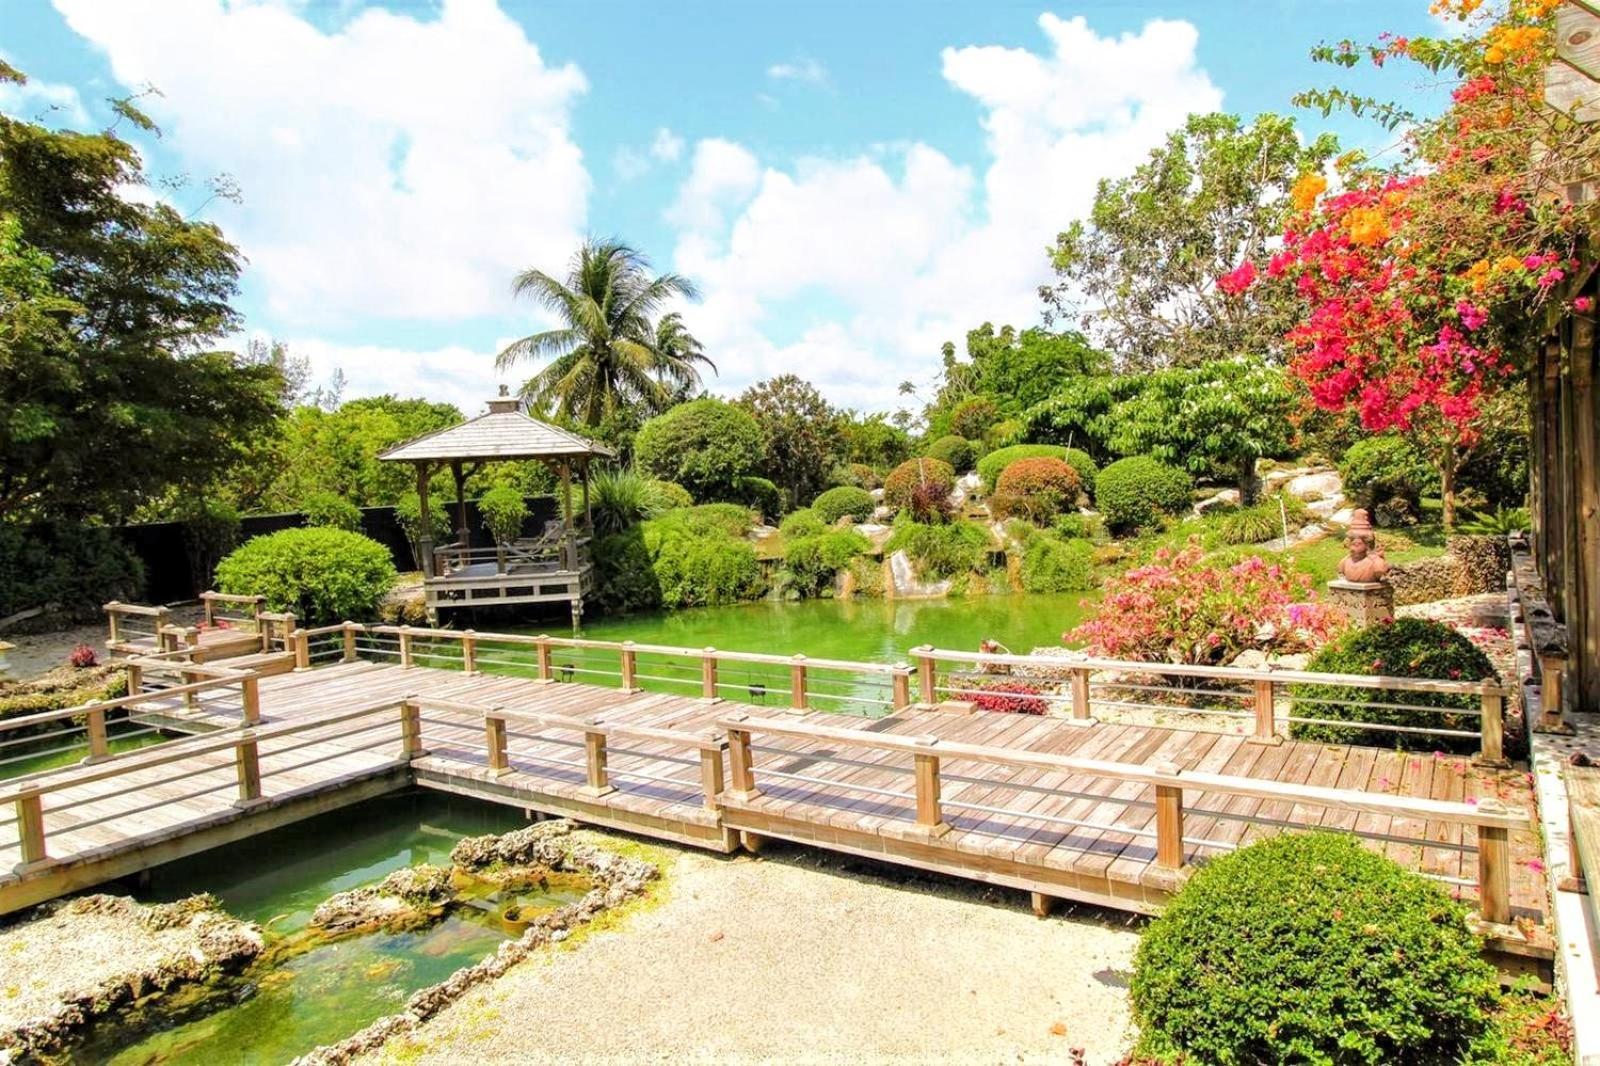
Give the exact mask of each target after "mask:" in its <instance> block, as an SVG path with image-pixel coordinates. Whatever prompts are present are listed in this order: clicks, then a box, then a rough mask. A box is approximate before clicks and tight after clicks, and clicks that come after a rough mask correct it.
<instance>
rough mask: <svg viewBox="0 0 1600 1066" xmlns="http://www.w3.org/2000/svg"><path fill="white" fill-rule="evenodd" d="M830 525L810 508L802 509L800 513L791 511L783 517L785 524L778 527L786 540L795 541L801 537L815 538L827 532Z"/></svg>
mask: <svg viewBox="0 0 1600 1066" xmlns="http://www.w3.org/2000/svg"><path fill="white" fill-rule="evenodd" d="M827 529H828V523H827V522H824V521H823V520H822V518H821V517H820V516H819V515H818V514H817V512H815V511H813V510H812V509H811V508H809V507H802V508H800V510H798V511H790V512H789V513H788V514H786V515H784V516H783V522H782V523H781V524H780V525H779V526H778V532H779V533H782V534H783V536H784V539H785V540H794V539H796V538H799V537H814V536H816V535H817V534H818V533H824V532H827Z"/></svg>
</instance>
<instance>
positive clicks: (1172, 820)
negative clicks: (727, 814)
mask: <svg viewBox="0 0 1600 1066" xmlns="http://www.w3.org/2000/svg"><path fill="white" fill-rule="evenodd" d="M717 727H718V728H719V729H722V730H724V731H725V733H726V736H727V743H728V764H729V775H730V781H729V790H728V796H729V797H730V798H734V799H738V800H740V801H744V802H748V801H749V800H751V799H754V798H755V797H756V796H758V795H759V794H760V785H761V782H762V781H763V780H764V779H766V778H768V777H771V778H773V779H775V780H777V781H779V782H781V783H789V782H794V781H798V782H799V783H801V784H802V785H813V786H816V785H820V786H825V787H827V788H829V789H831V790H842V791H844V792H853V791H859V792H862V793H866V794H868V795H869V796H871V797H872V798H876V799H882V798H899V799H901V800H903V801H905V810H906V811H907V812H909V813H910V814H911V819H910V821H911V825H910V826H908V827H906V828H907V829H909V830H910V831H912V832H914V833H919V834H925V835H927V836H929V837H939V836H942V835H943V834H944V833H945V832H947V831H948V830H949V828H950V826H949V824H948V822H947V821H946V812H947V810H948V811H956V812H971V813H974V814H977V815H983V816H991V815H998V816H1010V817H1012V818H1015V819H1018V820H1022V821H1030V822H1031V821H1041V822H1046V823H1054V824H1058V825H1061V826H1063V827H1065V828H1068V829H1071V830H1087V831H1095V832H1103V833H1108V834H1115V835H1122V836H1131V837H1136V838H1143V839H1147V840H1149V841H1151V843H1152V845H1153V852H1154V864H1155V866H1156V867H1157V868H1161V869H1167V870H1177V869H1178V868H1180V867H1181V866H1183V865H1184V863H1185V861H1186V858H1185V856H1186V854H1187V853H1189V852H1191V851H1199V850H1213V851H1215V850H1232V849H1234V848H1236V847H1238V844H1237V843H1235V842H1233V841H1226V840H1213V839H1209V838H1206V837H1196V836H1191V835H1188V833H1187V832H1186V818H1187V817H1193V818H1195V819H1196V820H1197V821H1198V820H1199V819H1211V820H1227V819H1230V818H1235V819H1239V820H1244V821H1251V822H1255V823H1258V824H1259V823H1261V822H1263V821H1266V822H1268V823H1269V824H1271V820H1269V819H1263V818H1260V817H1246V816H1243V815H1234V814H1230V813H1229V812H1228V811H1227V810H1225V809H1221V808H1209V809H1203V810H1194V811H1192V812H1191V811H1189V808H1187V807H1186V806H1185V798H1186V793H1190V792H1195V793H1201V794H1214V795H1225V796H1228V797H1246V798H1251V799H1258V800H1264V801H1270V802H1274V803H1279V804H1283V805H1285V806H1286V807H1290V808H1292V807H1295V806H1312V807H1322V808H1327V809H1330V810H1336V811H1347V812H1356V813H1359V814H1376V815H1383V816H1388V817H1390V818H1393V819H1415V820H1417V821H1419V822H1434V823H1444V824H1446V825H1458V826H1462V827H1471V828H1473V829H1474V830H1475V832H1476V842H1475V846H1470V847H1469V846H1467V845H1466V844H1465V843H1461V844H1452V843H1450V842H1448V841H1440V840H1435V839H1428V838H1427V837H1426V836H1422V837H1417V838H1397V837H1396V836H1394V835H1391V834H1389V833H1375V832H1372V831H1363V830H1361V829H1359V828H1357V829H1355V830H1353V832H1354V833H1355V835H1356V836H1358V837H1365V838H1368V839H1377V840H1381V841H1383V842H1384V843H1386V844H1392V843H1396V842H1399V843H1405V844H1412V845H1415V846H1416V847H1418V848H1435V849H1438V848H1443V849H1447V850H1456V851H1463V852H1466V851H1471V852H1475V854H1476V859H1477V874H1476V877H1475V878H1474V879H1471V880H1469V879H1465V878H1452V877H1445V876H1441V875H1426V874H1425V876H1432V877H1434V879H1436V880H1441V881H1444V882H1446V883H1450V884H1456V885H1473V886H1475V887H1476V888H1477V890H1478V896H1479V910H1480V912H1481V914H1482V916H1483V918H1484V919H1485V920H1486V921H1489V922H1494V923H1499V924H1505V923H1507V922H1508V921H1509V920H1510V865H1511V856H1510V851H1509V845H1508V840H1507V835H1508V833H1509V832H1510V831H1512V830H1526V829H1528V828H1529V821H1528V818H1527V816H1526V815H1525V814H1523V813H1521V812H1518V811H1512V810H1510V809H1509V808H1507V807H1505V806H1503V805H1501V804H1500V803H1498V802H1497V801H1493V800H1485V801H1481V802H1479V803H1477V804H1468V803H1452V802H1447V801H1444V800H1434V799H1411V798H1407V797H1402V796H1391V795H1387V794H1383V793H1369V792H1359V791H1354V790H1350V789H1337V788H1326V787H1320V786H1314V785H1295V784H1285V783H1281V782H1276V781H1264V780H1258V779H1254V778H1246V777H1233V776H1224V775H1221V774H1213V773H1199V772H1192V771H1187V770H1179V769H1177V768H1174V767H1162V766H1151V765H1142V764H1137V763H1119V762H1107V761H1102V760H1098V759H1084V758H1076V757H1073V756H1067V755H1053V754H1048V753H1044V752H1034V751H1019V750H1012V749H1008V748H999V747H993V746H987V745H977V744H964V743H960V742H956V741H950V740H942V739H939V738H935V737H913V736H901V735H892V734H883V733H874V732H868V731H866V730H861V729H838V728H832V727H828V726H818V725H812V724H810V723H806V722H797V721H792V720H784V719H776V718H755V717H749V716H745V715H736V716H729V717H727V718H725V719H722V720H720V721H718V722H717ZM758 737H759V738H762V739H770V738H774V737H778V738H788V739H791V740H800V741H805V742H809V743H810V744H812V745H814V746H811V747H806V748H803V749H793V748H773V747H771V746H770V745H766V746H763V745H761V744H758V743H757V738H758ZM860 752H879V753H886V754H888V755H890V756H897V757H903V758H904V759H905V760H906V762H909V765H906V762H902V763H900V764H899V765H898V766H890V765H881V766H877V767H875V768H879V769H895V770H897V771H898V772H900V773H908V774H910V775H911V777H912V786H911V789H910V790H909V791H892V790H886V789H882V788H877V787H871V788H868V787H865V786H858V785H852V784H851V783H850V781H848V780H843V781H841V780H838V779H824V778H820V777H818V776H816V772H815V771H813V772H812V773H808V774H801V773H796V772H790V771H785V770H779V769H777V768H776V767H775V766H774V765H772V763H773V762H776V761H777V760H776V759H774V760H771V761H769V762H768V763H766V764H764V765H760V766H758V765H757V763H756V755H757V754H762V753H764V754H769V755H776V756H778V758H780V759H792V760H799V761H802V762H803V763H804V764H805V765H807V766H812V765H813V764H817V763H823V764H826V763H845V764H849V763H850V759H851V753H860ZM951 763H957V764H961V765H963V766H967V767H976V766H996V767H1004V768H1008V769H1014V770H1029V771H1037V772H1038V774H1039V776H1038V777H1036V779H1034V780H1033V781H1032V782H1031V783H1030V784H1027V785H1022V786H1019V785H1015V784H1011V783H1003V782H999V781H996V780H992V779H990V780H985V779H982V778H975V777H972V776H970V775H967V774H960V773H952V772H951V770H950V764H951ZM1081 779H1091V780H1095V781H1109V782H1113V783H1114V784H1116V785H1125V784H1126V785H1138V786H1143V787H1142V788H1141V789H1139V790H1138V791H1137V792H1136V793H1134V794H1132V795H1129V794H1125V793H1122V794H1119V792H1118V791H1117V790H1115V789H1114V790H1112V791H1110V792H1105V791H1100V792H1096V793H1094V794H1093V795H1092V797H1090V798H1092V799H1093V800H1094V801H1095V802H1096V803H1097V804H1098V803H1113V804H1119V805H1122V806H1124V807H1140V806H1142V807H1153V808H1154V826H1153V828H1145V827H1144V825H1143V822H1144V821H1145V819H1140V820H1139V821H1138V822H1137V823H1135V824H1122V825H1118V824H1107V823H1100V822H1090V821H1086V820H1082V819H1074V818H1068V817H1058V816H1051V815H1047V814H1044V813H1041V812H1040V811H1038V810H1034V809H1031V808H1032V806H1033V804H1034V803H1036V802H1037V794H1038V793H1040V792H1044V793H1047V794H1050V795H1055V796H1063V797H1072V798H1082V797H1084V796H1086V795H1088V794H1087V793H1086V791H1085V787H1086V786H1085V785H1083V784H1082V783H1081ZM945 781H955V782H958V783H959V784H974V785H978V786H987V788H986V789H985V791H986V792H987V793H988V795H990V796H994V795H996V794H999V795H1000V796H1001V797H1002V798H1003V797H1004V795H1005V794H1006V793H1007V792H1008V790H1009V792H1011V793H1012V794H1014V795H1020V796H1022V797H1024V802H1025V803H1026V804H1027V806H1026V807H1004V806H995V805H994V804H987V803H978V802H966V801H963V800H959V799H953V798H950V797H947V796H945V795H944V794H943V784H944V782H945ZM1075 782H1078V783H1076V784H1074V783H1075ZM1069 786H1071V787H1069ZM1146 796H1149V798H1146ZM805 802H806V801H805V799H804V798H802V799H800V800H798V801H797V802H796V803H795V805H794V806H793V807H790V808H788V811H789V814H788V816H789V817H795V816H796V814H797V812H796V808H799V807H803V806H804V805H805ZM995 802H996V803H999V802H1001V799H996V800H995ZM1186 812H1187V813H1186ZM1278 821H1279V822H1281V823H1282V824H1283V825H1284V826H1285V827H1287V828H1291V829H1305V828H1307V826H1306V825H1305V824H1303V823H1293V822H1289V821H1288V820H1286V819H1280V820H1278ZM982 825H983V820H982V819H980V820H979V821H978V823H977V828H976V830H975V831H978V832H981V831H982Z"/></svg>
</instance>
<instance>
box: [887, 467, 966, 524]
mask: <svg viewBox="0 0 1600 1066" xmlns="http://www.w3.org/2000/svg"><path fill="white" fill-rule="evenodd" d="M955 484H956V474H955V471H954V470H952V469H951V468H950V464H949V463H946V462H943V461H941V460H939V459H907V460H906V461H905V462H903V463H901V464H900V465H899V466H897V467H895V468H894V469H893V470H892V471H890V473H889V476H888V477H886V478H884V479H883V502H884V503H885V504H887V505H888V506H890V507H893V508H895V509H896V510H900V511H909V512H912V517H913V518H916V519H918V520H926V519H928V518H929V517H932V516H933V512H934V511H938V510H940V508H939V504H940V503H941V502H942V501H944V500H945V499H946V498H948V497H949V495H950V491H951V490H952V489H954V488H955Z"/></svg>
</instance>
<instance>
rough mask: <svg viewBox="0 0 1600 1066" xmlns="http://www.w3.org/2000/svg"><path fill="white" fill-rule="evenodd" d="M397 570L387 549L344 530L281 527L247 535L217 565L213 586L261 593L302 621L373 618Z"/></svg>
mask: <svg viewBox="0 0 1600 1066" xmlns="http://www.w3.org/2000/svg"><path fill="white" fill-rule="evenodd" d="M396 577H397V575H396V574H395V570H394V563H393V562H391V561H390V558H389V549H388V548H385V547H384V546H383V545H382V544H379V543H378V542H377V541H375V540H372V539H371V538H370V537H363V536H362V535H361V534H359V533H351V532H348V531H346V530H342V529H317V528H303V529H284V530H280V531H279V532H277V533H269V534H267V535H266V536H262V537H253V538H251V539H250V540H247V541H245V542H244V544H242V545H241V546H240V547H238V548H236V549H235V550H234V551H233V553H232V554H230V555H229V556H228V557H227V558H226V559H223V560H222V562H220V563H218V564H217V588H218V589H219V590H220V591H222V592H227V593H233V594H236V595H247V596H248V595H260V596H265V597H266V600H267V607H268V609H269V610H273V611H291V612H293V613H294V615H295V617H296V618H298V619H299V620H300V622H301V624H302V625H307V626H320V625H329V624H331V623H334V622H342V621H346V620H348V621H356V622H359V621H364V620H366V619H370V618H374V617H376V616H377V613H378V604H379V602H380V601H381V600H382V599H383V597H384V596H385V594H387V593H388V591H389V590H390V589H391V588H393V587H394V583H395V580H396Z"/></svg>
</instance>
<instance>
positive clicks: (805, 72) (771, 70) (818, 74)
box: [767, 56, 828, 85]
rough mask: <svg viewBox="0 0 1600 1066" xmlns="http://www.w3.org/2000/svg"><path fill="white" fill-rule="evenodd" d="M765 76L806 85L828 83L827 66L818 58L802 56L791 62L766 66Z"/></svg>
mask: <svg viewBox="0 0 1600 1066" xmlns="http://www.w3.org/2000/svg"><path fill="white" fill-rule="evenodd" d="M767 77H769V78H771V79H772V80H774V81H798V82H804V83H805V84H807V85H826V84H828V68H827V67H825V66H823V65H822V63H821V62H819V61H818V60H815V59H812V58H811V57H809V56H802V57H801V58H799V59H797V60H795V61H794V62H793V63H774V64H772V66H770V67H768V68H767Z"/></svg>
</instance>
